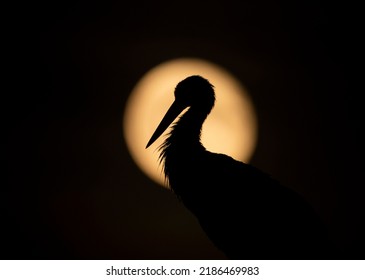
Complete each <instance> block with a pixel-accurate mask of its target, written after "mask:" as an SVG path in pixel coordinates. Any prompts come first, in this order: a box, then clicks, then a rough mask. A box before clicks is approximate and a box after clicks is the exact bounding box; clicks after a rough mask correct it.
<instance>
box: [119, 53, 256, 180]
mask: <svg viewBox="0 0 365 280" xmlns="http://www.w3.org/2000/svg"><path fill="white" fill-rule="evenodd" d="M192 75H200V76H202V77H204V78H206V79H208V80H209V82H210V83H211V84H212V85H214V89H215V93H216V103H215V106H214V108H213V110H212V111H211V114H210V115H209V116H208V118H207V119H206V121H205V123H204V125H203V129H202V139H201V141H202V144H203V145H204V147H205V148H206V149H207V150H209V151H211V152H216V153H224V154H227V155H229V156H231V157H233V158H235V159H237V160H240V161H243V162H248V161H249V160H250V158H251V156H252V155H253V152H254V149H255V146H256V139H257V120H256V115H255V110H254V107H253V104H252V102H251V99H250V97H249V94H248V92H247V90H246V89H245V87H244V86H243V85H242V84H241V83H240V82H239V81H238V80H237V79H236V78H235V77H233V75H232V74H230V73H229V72H228V71H227V70H226V69H224V68H222V67H220V66H218V65H216V64H214V63H212V62H208V61H206V60H202V59H195V58H181V59H174V60H170V61H167V62H164V63H162V64H159V65H157V66H156V67H154V68H152V69H151V70H149V71H148V72H147V73H146V74H145V75H144V76H143V77H142V78H141V79H140V80H139V81H138V83H137V84H136V85H135V87H134V88H133V90H132V92H131V94H130V96H129V98H128V100H127V103H126V107H125V110H124V118H123V132H124V137H125V140H126V144H127V147H128V150H129V152H130V154H131V156H132V158H133V160H134V161H135V163H136V164H137V166H138V167H139V168H140V169H141V170H142V171H143V172H144V173H145V174H146V175H147V176H148V177H150V178H151V179H152V180H154V181H155V182H157V183H158V184H160V185H161V186H164V187H168V186H166V184H165V179H164V175H163V174H162V168H161V165H160V164H159V152H158V147H159V146H160V145H161V144H162V143H163V140H164V135H162V136H161V137H160V138H159V139H157V141H156V142H155V143H154V144H153V145H152V146H151V147H150V148H149V149H145V147H146V144H147V142H148V140H149V139H150V137H151V136H152V134H153V132H154V131H155V129H156V128H157V126H158V124H159V123H160V121H161V120H162V118H163V116H164V115H165V113H166V111H167V109H168V108H169V107H170V105H171V104H172V102H173V101H174V89H175V87H176V85H177V84H178V83H179V82H180V81H182V80H183V79H185V78H186V77H188V76H192ZM177 119H178V118H177ZM177 119H176V120H177ZM168 132H169V129H167V130H166V132H165V135H166V133H168Z"/></svg>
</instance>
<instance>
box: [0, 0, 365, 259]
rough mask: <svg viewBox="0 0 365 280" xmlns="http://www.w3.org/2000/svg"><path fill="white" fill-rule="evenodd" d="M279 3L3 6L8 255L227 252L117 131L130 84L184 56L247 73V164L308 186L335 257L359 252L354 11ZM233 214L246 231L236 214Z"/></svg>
mask: <svg viewBox="0 0 365 280" xmlns="http://www.w3.org/2000/svg"><path fill="white" fill-rule="evenodd" d="M50 2H51V3H50ZM288 2H289V3H286V2H284V1H264V0H259V1H232V0H225V1H206V2H204V3H202V2H199V1H191V0H187V1H181V2H174V1H145V2H144V1H133V2H130V3H129V2H126V1H115V2H106V1H100V3H95V2H89V1H85V2H81V1H69V2H67V1H47V2H44V3H43V2H36V3H26V4H24V3H20V2H17V3H16V4H14V6H13V7H9V9H8V10H6V11H5V14H6V15H7V17H6V23H5V25H4V27H5V32H4V33H3V46H4V47H5V48H6V50H5V51H3V57H4V60H5V61H6V62H7V64H5V70H6V71H5V72H6V73H5V74H3V78H4V83H3V85H4V88H3V92H2V96H3V103H2V104H3V107H4V109H5V110H3V112H5V116H4V118H3V120H4V122H5V126H4V127H5V129H3V131H4V136H5V138H6V140H7V141H6V145H5V146H4V147H3V148H4V150H5V154H6V166H7V169H6V180H5V184H2V186H1V212H0V215H1V217H0V218H1V221H0V222H1V237H2V239H1V240H2V242H1V243H2V245H1V249H0V252H1V257H2V258H3V259H21V258H23V259H24V258H25V259H33V258H36V259H49V258H51V259H80V258H81V259H170V258H171V259H215V258H224V256H223V255H222V254H221V253H220V252H218V251H217V250H216V249H215V248H214V246H213V245H212V244H211V243H210V241H209V240H208V239H207V238H206V237H205V235H204V233H203V232H202V231H201V229H200V227H199V225H198V224H197V222H196V220H195V218H194V217H193V216H192V215H191V214H190V213H189V212H188V211H187V210H185V209H184V207H183V206H182V205H181V203H179V202H178V201H177V199H176V198H175V197H174V196H173V195H172V194H171V193H170V192H169V191H167V190H165V189H162V188H160V187H158V186H157V184H155V183H154V182H152V181H150V180H149V179H148V178H146V177H145V176H144V175H143V174H142V172H141V171H140V170H139V169H138V168H137V166H136V165H135V164H134V163H133V161H132V159H131V157H130V156H129V154H128V151H127V150H126V146H125V142H124V139H123V134H122V117H123V110H124V105H125V102H126V99H127V98H128V94H129V93H130V92H131V90H132V88H133V86H134V85H135V83H136V82H137V81H138V80H139V79H140V78H141V76H142V75H143V74H144V73H145V72H146V71H148V70H149V69H150V68H151V67H153V66H155V65H157V64H159V63H161V62H164V61H166V60H169V59H174V58H180V57H186V56H188V57H200V58H203V59H207V60H210V61H212V62H215V63H217V64H219V65H221V66H223V67H225V68H227V69H228V70H229V71H231V73H233V74H234V75H235V76H236V77H237V78H239V79H240V80H241V82H242V83H243V84H244V85H245V86H246V87H247V89H248V90H249V92H250V93H251V97H252V99H253V102H254V104H255V106H256V111H257V114H258V120H259V141H258V146H257V149H256V152H255V154H254V157H253V159H252V164H254V165H255V166H257V167H259V168H260V169H262V170H264V171H266V172H268V173H270V174H271V175H272V176H273V177H275V178H276V179H278V180H280V181H281V182H282V183H283V184H285V185H287V186H288V187H290V188H292V189H295V190H296V191H298V192H299V193H301V194H302V195H303V196H305V198H306V199H307V200H308V201H309V202H310V203H311V204H312V205H313V207H314V208H315V209H316V211H317V212H318V214H319V215H320V216H321V217H322V219H323V220H324V221H325V223H326V224H327V225H328V227H329V229H330V234H331V237H332V239H333V240H334V242H335V244H336V246H337V248H338V250H340V251H341V252H342V253H341V254H340V258H343V259H354V258H362V259H363V258H364V252H365V243H364V239H363V236H364V235H365V232H364V230H363V229H362V230H361V226H362V225H363V223H364V203H363V198H364V182H363V177H364V176H363V175H364V158H363V156H364V149H363V141H362V140H363V139H360V131H361V130H363V126H364V125H363V123H362V118H361V116H362V115H363V110H362V108H361V107H362V103H361V100H362V98H361V96H360V94H361V93H363V90H362V86H360V82H359V81H360V75H359V74H357V73H358V71H359V70H358V69H359V67H360V62H359V56H360V53H361V52H360V47H359V46H358V43H359V41H360V34H361V33H360V28H359V26H358V25H357V24H356V16H355V15H354V11H355V10H356V7H353V6H351V5H350V4H349V3H348V2H346V3H347V4H344V3H342V4H334V3H331V4H328V3H325V2H323V1H305V3H299V1H296V2H298V3H292V2H293V1H288ZM136 125H138V124H136ZM288 211H290V210H288ZM247 215H249V213H247ZM237 222H239V223H242V226H247V227H248V229H247V230H249V226H248V225H245V222H244V217H242V220H241V221H237ZM273 230H274V229H273ZM268 234H270V233H269V232H268ZM248 242H249V241H248Z"/></svg>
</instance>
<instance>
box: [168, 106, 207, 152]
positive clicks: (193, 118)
mask: <svg viewBox="0 0 365 280" xmlns="http://www.w3.org/2000/svg"><path fill="white" fill-rule="evenodd" d="M206 117H207V114H206V113H204V112H201V111H199V110H196V109H194V108H190V109H189V110H188V111H187V112H186V113H185V114H184V115H182V116H181V117H180V119H179V120H178V121H177V123H176V124H175V125H174V126H173V128H172V130H171V133H170V136H169V137H168V138H167V139H166V141H169V142H170V143H169V144H170V145H173V146H178V147H179V148H180V149H184V147H185V148H188V147H196V146H202V144H201V142H200V136H201V129H202V126H203V123H204V121H205V119H206Z"/></svg>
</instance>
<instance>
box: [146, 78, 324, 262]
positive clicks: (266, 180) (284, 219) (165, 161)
mask: <svg viewBox="0 0 365 280" xmlns="http://www.w3.org/2000/svg"><path fill="white" fill-rule="evenodd" d="M174 95H175V100H174V102H173V104H172V105H171V106H170V108H169V109H168V111H167V112H166V114H165V116H164V117H163V119H162V120H161V122H160V123H159V125H158V126H157V128H156V130H155V131H154V133H153V135H152V136H151V138H150V140H149V141H148V143H147V146H146V148H148V147H149V146H151V145H152V144H153V143H154V142H155V141H156V140H157V139H158V138H159V137H160V136H161V135H162V134H163V133H164V132H165V130H166V129H167V128H168V127H170V125H171V130H170V132H169V133H168V134H167V135H166V137H165V140H164V142H163V143H162V144H161V145H160V146H159V148H158V150H159V152H160V156H159V161H160V163H161V164H162V170H163V172H164V174H165V178H166V181H167V184H168V185H169V187H170V189H171V190H172V191H173V192H174V193H175V195H176V196H177V198H178V199H179V200H180V201H181V202H182V203H183V204H184V206H185V207H186V208H187V209H189V210H190V212H191V213H192V214H193V215H194V216H195V217H196V218H197V220H198V222H199V224H200V226H201V228H202V229H203V231H204V232H205V233H206V235H207V236H208V238H209V239H210V240H211V241H212V243H213V244H214V245H215V246H216V247H217V248H218V249H219V250H221V251H222V252H223V253H224V254H225V256H226V257H227V258H228V259H323V258H328V254H330V251H331V250H330V249H331V247H330V243H329V239H328V233H327V229H326V227H325V226H324V223H323V221H322V220H321V219H320V218H319V217H318V215H317V213H316V212H315V211H314V209H313V207H312V206H311V205H310V204H309V203H308V202H307V201H306V200H305V199H304V198H303V197H302V196H301V195H299V193H297V192H295V191H294V190H292V189H291V188H288V187H286V186H283V185H282V184H281V183H280V182H279V181H277V180H275V179H274V178H272V176H270V175H269V174H267V173H265V172H264V171H261V170H260V169H259V168H257V167H254V166H252V165H250V164H248V163H244V162H241V161H237V160H235V159H233V158H232V157H230V156H228V155H224V154H219V153H213V152H210V151H207V150H206V148H205V147H204V146H203V144H202V142H201V131H202V125H203V123H204V121H205V120H206V118H207V116H208V115H209V113H210V112H211V110H212V108H213V107H214V104H215V99H216V98H215V89H214V86H213V85H212V84H211V83H210V81H209V80H207V79H206V78H204V77H202V76H200V75H193V76H189V77H187V78H185V79H184V80H182V81H180V82H179V83H178V84H177V86H176V87H175V90H174ZM185 109H187V110H185ZM184 110H185V112H184V113H183V114H181V113H182V112H183V111H184ZM180 114H181V116H180V117H179V115H180ZM178 117H179V118H178ZM175 119H178V120H176V121H175ZM174 121H175V122H174Z"/></svg>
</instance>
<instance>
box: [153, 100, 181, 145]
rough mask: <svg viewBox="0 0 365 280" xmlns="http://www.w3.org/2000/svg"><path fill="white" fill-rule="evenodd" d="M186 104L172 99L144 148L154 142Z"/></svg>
mask: <svg viewBox="0 0 365 280" xmlns="http://www.w3.org/2000/svg"><path fill="white" fill-rule="evenodd" d="M186 107H187V106H184V105H181V104H179V103H177V102H176V100H175V101H174V103H172V105H171V106H170V108H169V109H168V110H167V112H166V114H165V116H164V117H163V119H162V121H161V122H160V124H159V125H158V127H157V128H156V130H155V132H154V133H153V135H152V137H151V139H150V141H148V143H147V146H146V149H147V148H148V147H149V146H151V145H152V143H153V142H155V141H156V140H157V139H158V137H160V136H161V134H162V133H163V132H164V131H165V130H166V129H167V128H168V127H169V125H170V124H171V123H172V122H173V121H174V120H175V119H176V118H177V116H178V115H179V114H180V113H181V112H182V111H183V110H184V109H185V108H186Z"/></svg>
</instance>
